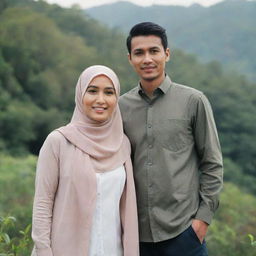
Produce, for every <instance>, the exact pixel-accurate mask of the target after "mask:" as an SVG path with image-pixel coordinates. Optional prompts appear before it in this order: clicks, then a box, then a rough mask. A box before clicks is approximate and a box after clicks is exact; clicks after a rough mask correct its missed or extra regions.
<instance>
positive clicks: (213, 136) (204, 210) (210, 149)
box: [194, 94, 223, 224]
mask: <svg viewBox="0 0 256 256" xmlns="http://www.w3.org/2000/svg"><path fill="white" fill-rule="evenodd" d="M195 106H196V112H195V116H194V137H195V146H196V150H197V153H198V156H199V170H200V188H199V194H200V205H199V208H198V211H197V213H196V216H195V218H196V219H200V220H203V221H204V222H206V223H208V224H210V223H211V220H212V217H213V214H214V212H215V211H216V209H217V208H218V205H219V193H220V190H221V188H222V185H223V163H222V154H221V148H220V143H219V138H218V134H217V129H216V125H215V121H214V117H213V113H212V108H211V106H210V103H209V101H208V99H207V98H206V97H205V96H204V95H203V94H200V95H199V97H197V101H196V105H195Z"/></svg>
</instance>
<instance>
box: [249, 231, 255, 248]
mask: <svg viewBox="0 0 256 256" xmlns="http://www.w3.org/2000/svg"><path fill="white" fill-rule="evenodd" d="M248 237H249V239H250V242H251V246H253V247H256V241H255V240H254V236H253V235H251V234H248Z"/></svg>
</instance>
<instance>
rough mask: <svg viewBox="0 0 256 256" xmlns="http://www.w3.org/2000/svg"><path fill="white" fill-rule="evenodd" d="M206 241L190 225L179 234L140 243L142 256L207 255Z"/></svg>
mask: <svg viewBox="0 0 256 256" xmlns="http://www.w3.org/2000/svg"><path fill="white" fill-rule="evenodd" d="M207 255H208V252H207V248H206V244H205V241H203V243H202V244H201V242H200V241H199V239H198V237H197V235H196V233H195V231H194V230H193V228H192V227H191V226H190V227H188V228H187V229H186V230H185V231H183V232H182V233H181V234H179V235H178V236H176V237H174V238H172V239H169V240H166V241H162V242H157V243H146V242H141V243H140V256H207Z"/></svg>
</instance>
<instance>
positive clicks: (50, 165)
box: [32, 133, 59, 256]
mask: <svg viewBox="0 0 256 256" xmlns="http://www.w3.org/2000/svg"><path fill="white" fill-rule="evenodd" d="M54 134H56V133H51V134H50V135H49V136H48V137H47V138H46V140H45V142H44V144H43V146H42V148H41V150H40V153H39V157H38V162H37V169H36V180H35V197H34V205H33V217H32V239H33V240H34V244H35V247H34V252H33V254H32V255H37V256H53V253H52V249H51V228H52V212H53V206H54V199H55V193H56V190H57V187H58V180H59V157H58V155H59V150H58V147H59V143H58V137H56V136H55V135H54Z"/></svg>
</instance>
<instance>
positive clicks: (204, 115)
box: [120, 22, 223, 256]
mask: <svg viewBox="0 0 256 256" xmlns="http://www.w3.org/2000/svg"><path fill="white" fill-rule="evenodd" d="M127 48H128V52H129V54H128V58H129V62H130V64H131V65H132V66H133V68H134V70H135V71H136V72H137V74H138V75H139V78H140V82H139V85H138V86H137V87H135V88H134V89H132V90H131V91H129V92H128V93H126V94H124V95H123V96H122V97H121V99H120V108H121V112H122V117H123V122H124V129H125V132H126V134H127V136H128V137H129V139H130V141H131V144H132V159H133V165H134V178H135V185H136V191H137V192H136V193H137V203H138V217H139V229H140V255H141V256H204V255H207V249H206V245H205V241H204V238H205V235H206V232H207V229H208V225H209V224H210V222H211V219H212V217H213V214H214V212H215V210H216V209H217V207H218V194H219V192H220V190H221V187H222V177H223V169H222V156H221V150H220V145H219V140H218V135H217V131H216V127H215V123H214V118H213V114H212V110H211V107H210V104H209V102H208V100H207V98H206V97H205V96H204V94H203V93H202V92H200V91H198V90H195V89H193V88H190V87H187V86H184V85H179V84H176V83H174V82H172V81H171V79H170V78H169V77H168V75H166V74H165V64H166V62H167V61H168V60H169V58H170V50H169V48H167V37H166V33H165V30H164V29H163V28H162V27H161V26H159V25H157V24H154V23H151V22H143V23H140V24H137V25H135V26H134V27H133V28H132V29H131V31H130V34H129V36H128V38H127Z"/></svg>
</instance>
